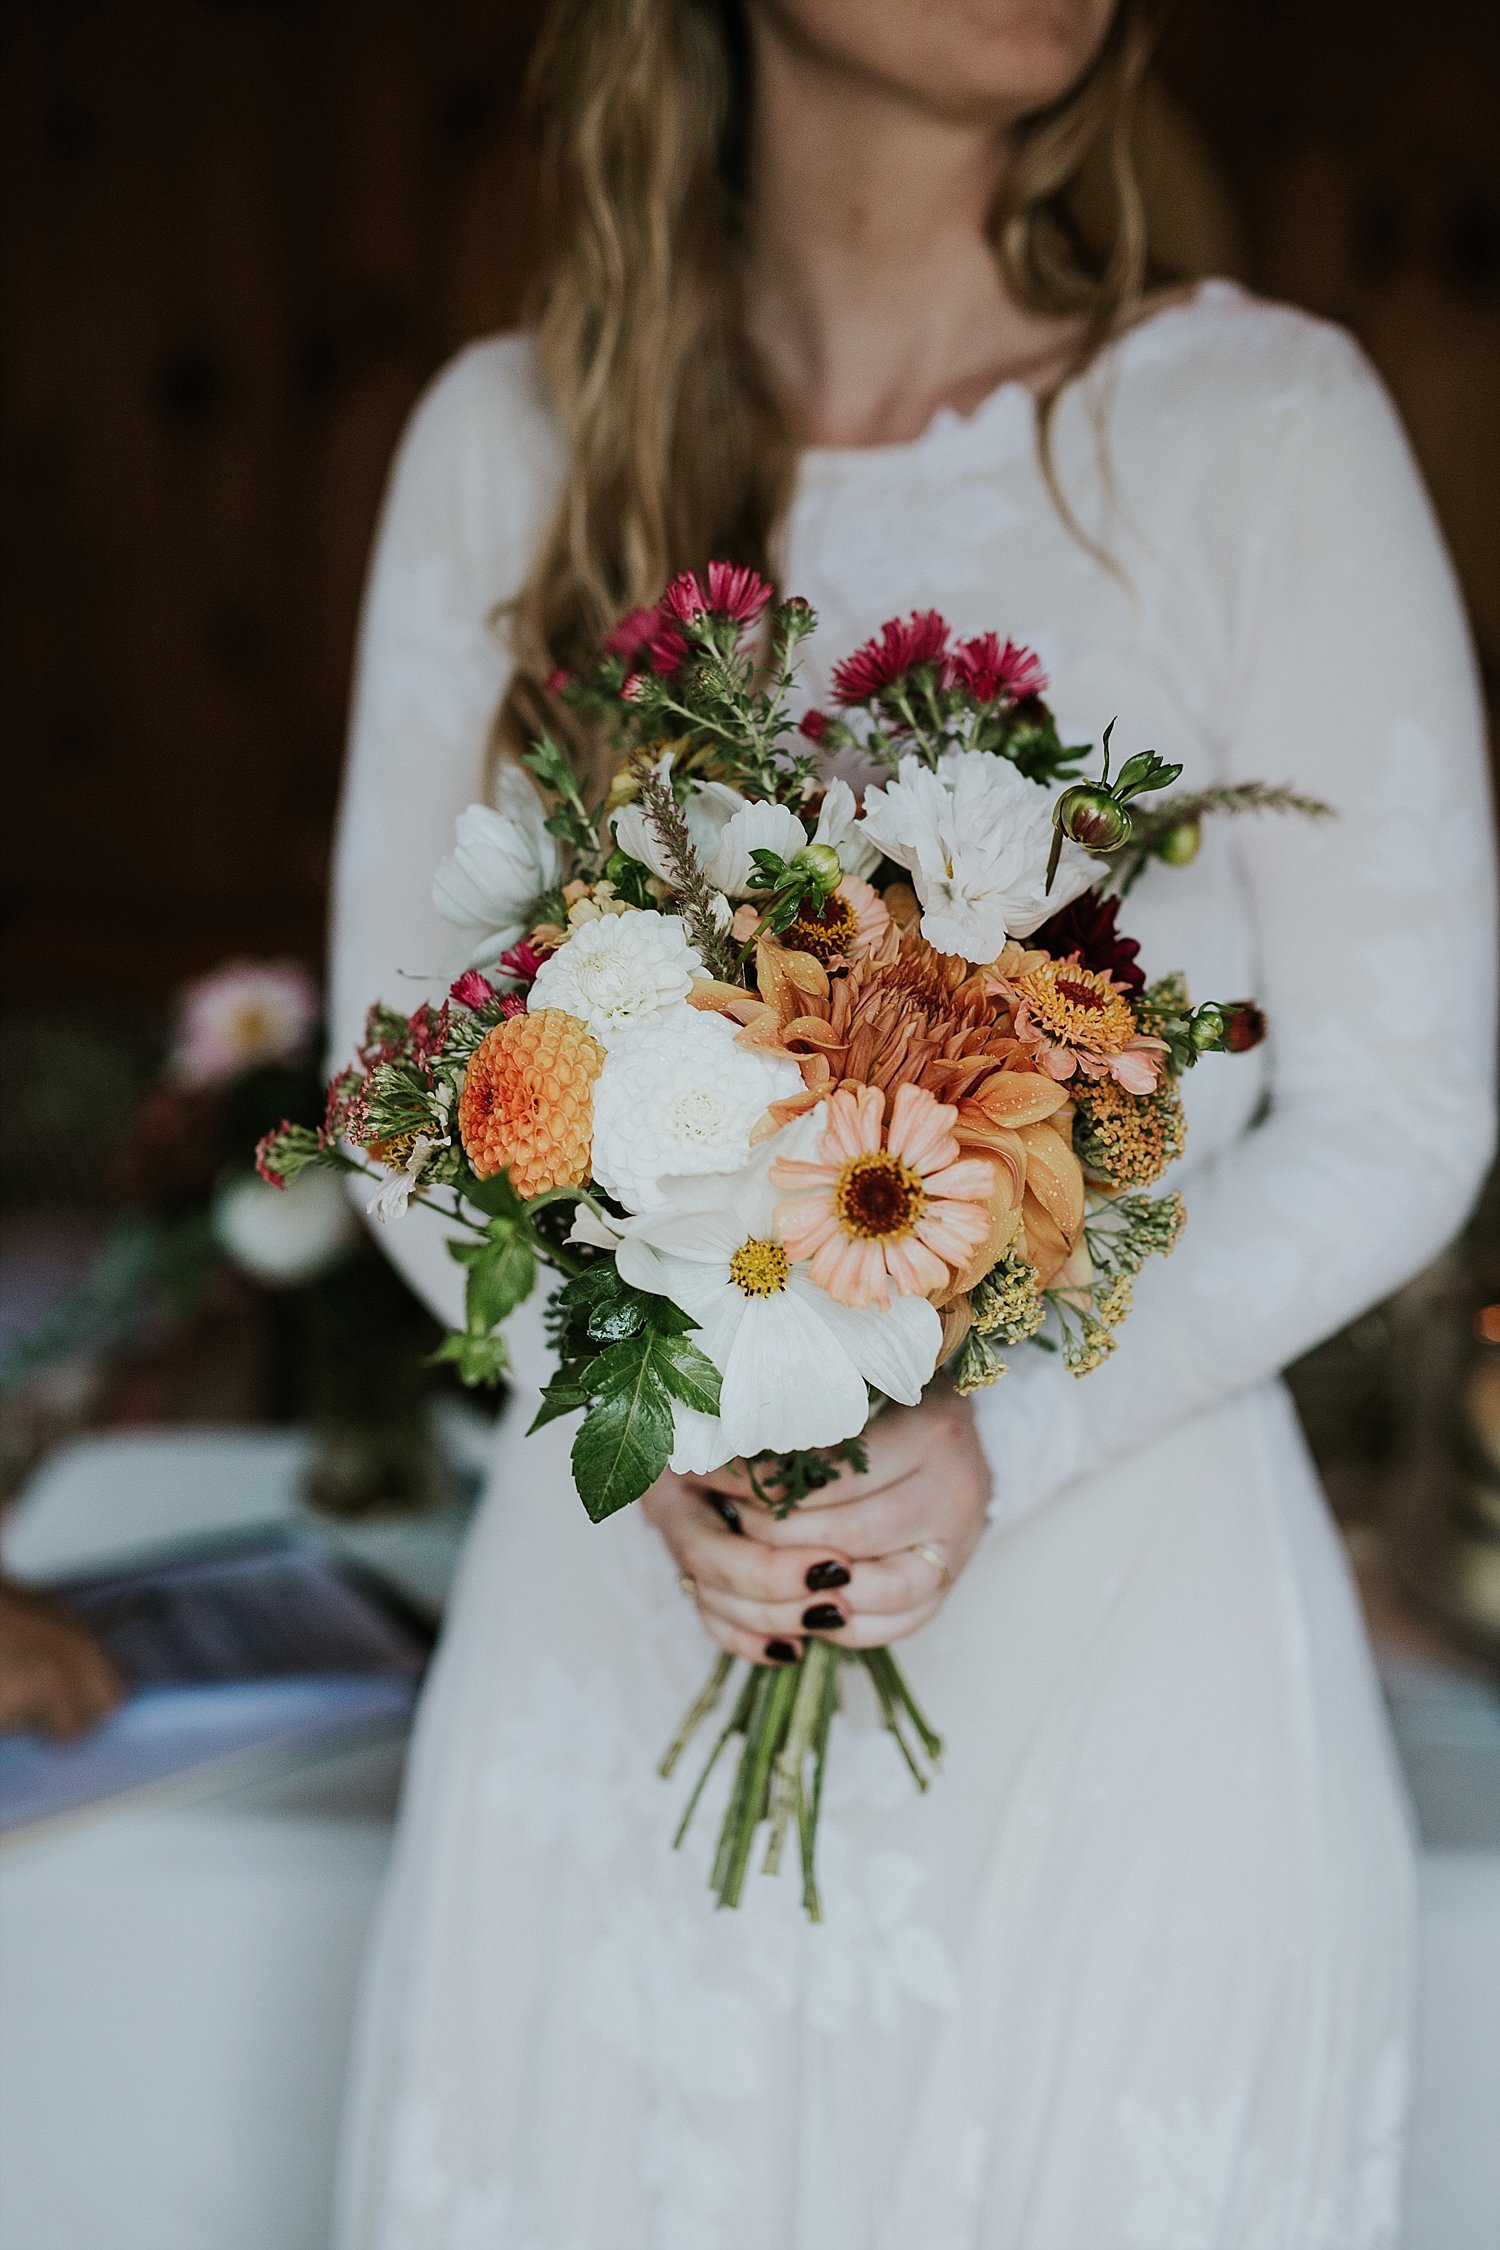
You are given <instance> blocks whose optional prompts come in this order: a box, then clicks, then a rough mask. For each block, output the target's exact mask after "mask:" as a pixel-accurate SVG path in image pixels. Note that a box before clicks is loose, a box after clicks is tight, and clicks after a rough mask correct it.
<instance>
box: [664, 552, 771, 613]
mask: <svg viewBox="0 0 1500 2250" xmlns="http://www.w3.org/2000/svg"><path fill="white" fill-rule="evenodd" d="M770 599H771V588H770V587H769V586H768V585H767V583H766V581H765V579H764V578H762V577H761V575H760V572H759V571H758V570H751V569H750V568H749V567H748V566H747V565H745V564H743V563H727V562H711V563H710V564H709V566H708V568H707V570H705V571H704V572H703V574H702V576H701V577H700V576H699V575H698V574H697V573H696V572H694V571H691V570H684V571H679V573H678V575H677V576H676V577H675V578H674V579H673V581H672V583H671V585H670V586H669V587H668V588H667V590H666V593H665V594H664V595H663V596H662V600H661V604H660V607H661V609H662V610H664V611H665V612H666V613H667V614H668V615H670V616H672V617H676V618H680V619H681V621H682V623H683V624H684V625H691V624H693V623H694V622H695V621H696V620H697V619H698V618H700V617H727V618H728V619H729V620H730V622H731V623H732V624H735V625H739V626H741V627H744V626H747V625H753V624H754V623H755V620H756V619H757V617H759V615H760V613H761V611H762V610H763V609H764V608H765V606H766V604H767V602H768V601H769V600H770Z"/></svg>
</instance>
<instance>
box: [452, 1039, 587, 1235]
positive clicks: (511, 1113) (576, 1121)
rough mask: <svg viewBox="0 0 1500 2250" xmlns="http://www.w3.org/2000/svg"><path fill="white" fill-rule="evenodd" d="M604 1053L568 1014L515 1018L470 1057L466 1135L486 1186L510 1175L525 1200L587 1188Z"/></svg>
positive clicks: (463, 1097) (463, 1110)
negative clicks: (550, 1190) (502, 1173)
mask: <svg viewBox="0 0 1500 2250" xmlns="http://www.w3.org/2000/svg"><path fill="white" fill-rule="evenodd" d="M603 1065H604V1049H603V1048H602V1047H601V1046H600V1044H599V1042H598V1040H597V1039H595V1038H594V1037H593V1035H592V1033H591V1032H589V1031H588V1030H587V1028H586V1027H585V1026H584V1025H583V1024H581V1023H580V1022H579V1021H578V1018H577V1017H576V1016H570V1015H567V1014H565V1013H564V1011H563V1010H562V1009H561V1008H542V1009H539V1010H538V1011H537V1013H536V1014H535V1015H530V1016H511V1017H510V1018H509V1019H508V1020H507V1021H506V1022H505V1023H497V1024H496V1026H495V1028H494V1030H493V1031H488V1032H486V1033H485V1036H484V1037H483V1039H481V1040H480V1042H479V1045H478V1046H477V1047H476V1048H475V1049H474V1052H473V1054H472V1055H471V1056H470V1057H469V1067H468V1070H467V1071H466V1073H465V1074H464V1085H463V1092H462V1093H461V1094H460V1095H459V1098H458V1130H459V1137H460V1138H461V1140H462V1141H463V1144H464V1151H465V1153H466V1155H467V1156H468V1159H469V1162H470V1163H471V1164H472V1165H473V1167H474V1169H475V1171H476V1172H477V1173H478V1174H479V1177H480V1178H481V1179H482V1180H487V1179H489V1177H490V1176H491V1174H492V1173H495V1172H499V1171H502V1170H504V1169H506V1168H507V1167H508V1168H509V1171H510V1176H511V1183H512V1185H513V1186H514V1188H515V1191H516V1193H517V1195H521V1196H532V1195H542V1194H544V1193H545V1192H546V1190H547V1189H548V1188H555V1187H582V1186H583V1183H584V1181H585V1180H586V1179H587V1178H588V1176H589V1158H590V1152H591V1148H592V1143H593V1132H594V1080H595V1079H596V1078H597V1077H598V1075H599V1072H600V1070H601V1069H602V1068H603Z"/></svg>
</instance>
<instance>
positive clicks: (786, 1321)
mask: <svg viewBox="0 0 1500 2250" xmlns="http://www.w3.org/2000/svg"><path fill="white" fill-rule="evenodd" d="M711 1356H712V1355H711ZM723 1377H724V1383H723V1390H722V1392H721V1394H720V1399H719V1416H720V1419H721V1421H722V1422H723V1424H724V1434H725V1437H726V1439H727V1440H728V1441H729V1442H730V1444H731V1445H732V1446H733V1449H734V1451H735V1452H736V1453H740V1454H754V1453H759V1452H760V1451H762V1449H764V1448H767V1447H769V1448H770V1450H771V1451H773V1452H776V1453H785V1452H788V1451H790V1450H791V1449H792V1448H793V1447H795V1446H806V1445H837V1444H838V1443H839V1441H840V1440H841V1439H842V1438H846V1437H853V1436H854V1435H855V1434H856V1432H858V1431H859V1430H862V1429H863V1428H864V1426H865V1418H866V1416H867V1414H868V1412H869V1400H868V1397H867V1395H866V1392H865V1386H864V1380H863V1378H862V1377H861V1375H860V1373H859V1370H858V1369H857V1368H856V1366H855V1365H854V1362H853V1360H852V1359H850V1357H849V1355H848V1353H847V1352H846V1351H845V1350H844V1349H843V1347H842V1345H841V1344H840V1343H839V1342H838V1340H837V1338H836V1337H835V1336H833V1335H832V1334H831V1332H830V1330H829V1329H828V1327H827V1326H826V1324H825V1323H824V1322H823V1321H822V1320H821V1319H820V1317H819V1315H818V1313H817V1312H816V1311H814V1309H813V1308H812V1307H811V1306H810V1305H808V1304H807V1303H806V1302H805V1300H804V1299H803V1297H802V1296H801V1294H800V1292H798V1291H795V1290H792V1289H783V1290H781V1291H780V1292H779V1293H778V1294H777V1295H776V1296H774V1297H765V1298H760V1299H747V1300H746V1301H745V1311H744V1315H743V1317H742V1318H741V1321H740V1325H739V1333H738V1335H737V1336H736V1337H735V1340H734V1344H733V1346H732V1348H731V1350H730V1352H729V1354H728V1357H727V1362H726V1364H725V1366H724V1368H723Z"/></svg>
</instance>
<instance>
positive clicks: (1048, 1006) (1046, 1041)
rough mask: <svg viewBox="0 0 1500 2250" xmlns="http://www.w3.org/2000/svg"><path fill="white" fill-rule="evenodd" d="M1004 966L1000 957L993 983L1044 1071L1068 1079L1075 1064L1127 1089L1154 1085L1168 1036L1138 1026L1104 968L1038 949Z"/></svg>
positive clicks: (1134, 1091)
mask: <svg viewBox="0 0 1500 2250" xmlns="http://www.w3.org/2000/svg"><path fill="white" fill-rule="evenodd" d="M1006 966H1008V964H1004V963H1003V957H1002V969H1001V973H1000V974H999V975H997V976H996V978H995V983H996V986H997V987H998V989H999V990H1000V991H1001V992H1003V993H1004V994H1005V995H1006V997H1007V998H1008V999H1009V1000H1010V1001H1011V1002H1012V1004H1013V1006H1014V1008H1015V1021H1014V1029H1015V1034H1016V1037H1017V1038H1018V1039H1019V1040H1020V1041H1021V1042H1022V1044H1023V1046H1026V1047H1029V1048H1030V1049H1031V1050H1032V1052H1033V1053H1034V1055H1035V1057H1036V1059H1037V1062H1038V1063H1039V1065H1040V1066H1041V1068H1042V1069H1043V1070H1044V1071H1046V1073H1047V1075H1048V1077H1049V1078H1058V1079H1062V1080H1064V1081H1066V1080H1067V1079H1069V1078H1072V1077H1073V1076H1074V1075H1075V1073H1077V1072H1079V1071H1081V1072H1082V1073H1083V1075H1084V1077H1086V1078H1104V1077H1110V1078H1114V1079H1116V1080H1118V1082H1119V1084H1120V1085H1122V1086H1123V1087H1124V1088H1125V1090H1126V1092H1127V1093H1130V1094H1152V1093H1155V1091H1156V1082H1157V1079H1158V1077H1159V1075H1160V1064H1159V1063H1158V1061H1157V1057H1158V1056H1159V1055H1164V1054H1165V1053H1166V1051H1167V1050H1166V1043H1165V1041H1163V1040H1160V1039H1148V1038H1145V1037H1144V1036H1143V1035H1142V1034H1141V1032H1140V1031H1139V1030H1138V1029H1137V1027H1136V1020H1135V1010H1134V1009H1133V1008H1132V1007H1131V1005H1130V1002H1129V1001H1128V1000H1127V999H1126V997H1125V995H1124V993H1123V992H1121V991H1120V989H1119V987H1118V986H1117V985H1116V984H1115V983H1114V981H1113V980H1112V978H1110V977H1109V976H1107V975H1106V974H1105V972H1104V970H1102V969H1086V968H1084V966H1083V964H1082V962H1080V961H1076V960H1074V961H1053V960H1051V959H1049V958H1048V956H1047V955H1045V954H1037V953H1032V954H1028V955H1025V956H1023V957H1022V959H1021V961H1020V962H1019V963H1017V965H1016V968H1015V970H1014V971H1013V972H1012V973H1011V974H1010V975H1006V974H1005V973H1004V969H1005V967H1006Z"/></svg>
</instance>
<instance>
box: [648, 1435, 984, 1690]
mask: <svg viewBox="0 0 1500 2250" xmlns="http://www.w3.org/2000/svg"><path fill="white" fill-rule="evenodd" d="M865 1443H866V1446H867V1448H868V1451H869V1464H868V1466H867V1468H866V1469H865V1470H864V1471H863V1472H857V1471H855V1470H853V1469H849V1468H844V1469H842V1470H841V1471H840V1473H839V1476H838V1478H837V1479H836V1481H835V1482H834V1483H832V1484H830V1485H827V1486H825V1487H824V1488H823V1490H822V1491H820V1492H817V1493H813V1494H811V1495H809V1497H808V1498H807V1499H806V1500H805V1501H803V1503H802V1504H801V1506H800V1507H798V1508H795V1509H794V1510H793V1511H792V1513H791V1514H790V1515H788V1516H786V1517H783V1518H778V1517H777V1516H775V1515H774V1514H773V1513H772V1512H771V1510H770V1509H769V1508H767V1507H766V1506H765V1504H764V1503H763V1502H762V1501H761V1500H759V1499H757V1497H756V1495H755V1492H754V1490H753V1488H752V1487H751V1485H750V1482H749V1479H748V1478H747V1477H746V1476H745V1475H744V1472H743V1471H742V1470H736V1469H732V1468H726V1469H716V1470H714V1472H713V1473H712V1475H711V1476H707V1477H682V1476H677V1475H675V1474H673V1473H671V1472H670V1471H669V1472H668V1474H667V1475H666V1476H664V1477H663V1478H662V1479H661V1480H660V1482H659V1483H657V1484H656V1485H655V1486H653V1488H652V1490H651V1491H650V1492H649V1493H647V1495H646V1497H645V1499H644V1501H643V1502H642V1506H643V1507H644V1508H645V1511H646V1514H647V1516H648V1518H649V1519H650V1521H651V1522H652V1523H653V1524H654V1525H655V1526H656V1528H657V1530H658V1531H659V1532H660V1533H661V1535H662V1537H663V1538H664V1539H665V1541H666V1543H667V1546H668V1548H669V1549H670V1551H671V1554H672V1558H673V1560H674V1561H675V1562H676V1564H677V1567H678V1569H679V1571H680V1572H681V1573H682V1575H683V1577H684V1580H686V1581H691V1591H692V1592H693V1595H694V1598H695V1599H696V1601H697V1604H698V1608H699V1611H700V1613H701V1615H702V1618H703V1622H704V1624H705V1626H706V1627H707V1628H708V1631H709V1632H710V1634H712V1636H713V1638H714V1639H715V1640H716V1641H717V1642H718V1643H719V1645H720V1647H721V1648H725V1649H728V1650H729V1652H730V1653H731V1655H734V1656H745V1657H748V1658H749V1659H750V1660H751V1662H752V1663H756V1664H764V1663H777V1662H781V1663H787V1662H790V1661H791V1659H792V1658H793V1657H796V1656H799V1655H800V1654H801V1653H802V1644H803V1642H804V1640H806V1638H807V1637H808V1636H809V1635H810V1634H811V1635H814V1636H816V1637H818V1638H820V1639H824V1640H828V1641H831V1642H833V1643H834V1645H835V1646H837V1647H839V1648H884V1647H885V1646H886V1645H887V1644H888V1643H889V1642H891V1641H899V1640H904V1639H905V1638H906V1637H907V1636H908V1635H909V1634H911V1633H915V1632H918V1631H919V1630H920V1629H921V1627H922V1626H923V1625H925V1624H927V1623H928V1622H929V1621H930V1619H931V1618H933V1617H934V1616H935V1615H936V1614H937V1612H938V1610H939V1609H940V1608H941V1607H942V1605H943V1602H944V1601H945V1599H946V1598H947V1595H948V1593H949V1591H950V1590H951V1588H952V1586H953V1584H954V1582H955V1580H956V1579H957V1578H958V1576H959V1574H960V1572H961V1571H962V1570H963V1568H964V1566H965V1564H966V1563H967V1562H968V1560H969V1558H970V1556H971V1555H972V1554H973V1552H974V1549H975V1548H976V1547H977V1546H978V1544H979V1540H980V1536H981V1534H982V1533H983V1530H984V1526H985V1511H986V1509H987V1508H988V1506H989V1500H990V1474H989V1468H988V1466H987V1464H986V1462H985V1458H984V1454H983V1452H982V1450H981V1448H980V1444H979V1439H978V1435H977V1433H976V1431H975V1428H974V1416H973V1410H972V1409H971V1407H970V1406H969V1404H968V1402H967V1401H966V1400H964V1399H960V1398H958V1397H955V1396H953V1395H952V1394H950V1393H938V1394H936V1395H934V1396H933V1397H931V1398H928V1399H924V1400H923V1402H922V1404H921V1405H920V1406H914V1407H891V1408H887V1410H886V1412H885V1413H884V1414H882V1415H880V1416H879V1417H878V1418H877V1419H876V1420H875V1421H874V1422H873V1423H871V1425H870V1427H869V1429H868V1430H867V1431H866V1433H865ZM684 1590H685V1591H686V1590H688V1589H687V1588H686V1587H685V1589H684Z"/></svg>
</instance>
